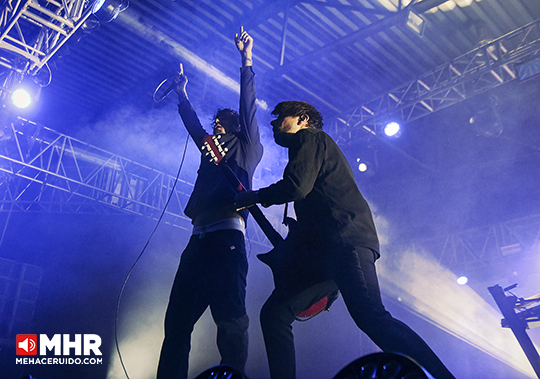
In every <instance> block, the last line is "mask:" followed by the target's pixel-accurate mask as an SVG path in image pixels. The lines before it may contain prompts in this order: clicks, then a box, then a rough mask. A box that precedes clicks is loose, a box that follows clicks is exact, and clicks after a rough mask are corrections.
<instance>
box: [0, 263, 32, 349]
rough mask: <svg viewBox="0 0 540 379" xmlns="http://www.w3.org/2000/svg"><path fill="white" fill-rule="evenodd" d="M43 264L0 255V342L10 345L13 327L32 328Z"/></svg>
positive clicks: (14, 328)
mask: <svg viewBox="0 0 540 379" xmlns="http://www.w3.org/2000/svg"><path fill="white" fill-rule="evenodd" d="M42 276H43V268H41V267H39V266H34V265H30V264H26V263H18V262H14V261H11V260H7V259H4V258H0V288H1V290H0V345H5V346H13V340H14V339H15V334H16V331H20V330H31V326H32V319H33V317H34V310H35V308H36V300H37V298H38V294H39V287H40V285H41V278H42Z"/></svg>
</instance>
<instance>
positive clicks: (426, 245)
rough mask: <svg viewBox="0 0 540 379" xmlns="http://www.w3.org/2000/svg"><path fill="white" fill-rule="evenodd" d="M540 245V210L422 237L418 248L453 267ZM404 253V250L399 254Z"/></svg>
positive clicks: (415, 248)
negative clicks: (510, 218)
mask: <svg viewBox="0 0 540 379" xmlns="http://www.w3.org/2000/svg"><path fill="white" fill-rule="evenodd" d="M538 249H540V214H536V215H532V216H529V217H525V218H521V219H516V220H511V221H507V222H504V223H499V224H495V225H488V226H486V227H483V228H476V229H470V230H466V231H463V232H459V233H454V234H451V235H446V236H441V237H437V238H432V239H428V240H424V241H420V242H418V243H415V244H413V245H412V250H413V251H414V252H417V253H420V252H427V253H429V254H430V255H432V256H433V257H435V258H436V259H437V261H438V262H439V263H440V264H441V265H443V266H445V267H449V268H451V269H462V268H465V267H475V266H481V264H484V263H489V262H493V261H500V260H501V259H503V258H505V257H511V256H514V257H515V256H518V257H523V256H524V255H529V256H533V255H534V254H535V251H536V254H537V252H538ZM397 255H400V254H396V256H397Z"/></svg>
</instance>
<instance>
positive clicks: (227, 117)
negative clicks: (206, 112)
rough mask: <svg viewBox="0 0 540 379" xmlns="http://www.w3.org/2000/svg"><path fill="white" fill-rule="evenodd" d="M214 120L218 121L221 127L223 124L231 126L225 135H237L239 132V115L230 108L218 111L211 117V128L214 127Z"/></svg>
mask: <svg viewBox="0 0 540 379" xmlns="http://www.w3.org/2000/svg"><path fill="white" fill-rule="evenodd" d="M216 119H219V120H220V121H221V122H222V125H223V123H229V124H230V125H233V126H232V130H227V133H237V132H239V131H240V115H239V114H238V112H236V111H235V110H233V109H230V108H224V109H218V110H217V112H216V114H215V115H214V116H213V117H212V127H214V126H215V122H216Z"/></svg>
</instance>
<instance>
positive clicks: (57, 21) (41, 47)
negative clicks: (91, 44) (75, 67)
mask: <svg viewBox="0 0 540 379" xmlns="http://www.w3.org/2000/svg"><path fill="white" fill-rule="evenodd" d="M4 3H5V4H4V5H3V8H2V10H1V13H0V31H1V34H0V48H1V49H4V50H5V51H7V52H10V53H11V54H9V55H2V57H1V58H0V65H2V66H4V67H7V68H8V69H10V70H13V71H16V72H19V73H30V74H32V75H33V74H35V73H36V72H38V71H39V70H41V68H43V66H44V65H45V64H47V62H48V61H49V59H51V57H52V56H53V55H54V54H55V53H56V52H57V51H58V49H60V47H62V45H63V44H64V43H65V42H66V41H67V40H68V39H69V38H70V37H71V36H73V34H74V33H75V32H76V31H77V30H78V29H79V28H80V27H81V26H82V25H83V24H84V23H85V21H86V20H87V19H88V17H89V16H90V15H91V14H92V4H93V3H94V1H91V0H61V1H53V0H45V1H40V2H38V1H37V0H7V1H5V2H4Z"/></svg>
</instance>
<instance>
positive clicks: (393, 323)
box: [260, 248, 454, 379]
mask: <svg viewBox="0 0 540 379" xmlns="http://www.w3.org/2000/svg"><path fill="white" fill-rule="evenodd" d="M325 256H326V257H327V258H325V263H326V265H325V266H326V270H325V271H327V275H328V277H329V278H330V279H331V281H327V282H322V283H319V284H317V285H313V286H311V287H309V288H307V289H304V290H301V291H295V290H294V288H290V289H289V290H288V291H283V290H282V289H277V290H274V292H273V293H272V295H270V297H269V298H268V300H267V301H266V303H265V304H264V306H263V308H262V310H261V314H260V321H261V327H262V331H263V336H264V341H265V346H266V353H267V357H268V364H269V367H270V376H271V378H272V379H294V378H296V363H295V352H294V337H293V333H292V323H293V321H294V320H295V315H297V314H298V313H300V312H301V311H303V310H304V309H306V308H308V307H309V306H310V305H312V304H314V303H315V302H316V301H317V300H319V299H320V298H321V297H322V296H324V295H326V294H328V293H330V292H331V291H333V290H334V289H335V288H336V286H337V287H338V288H339V290H340V292H341V295H342V296H343V300H344V301H345V305H346V306H347V310H348V311H349V313H350V315H351V316H352V318H353V320H354V321H355V323H356V325H357V326H358V327H359V328H360V329H361V330H362V331H363V332H365V333H366V334H367V335H368V336H369V337H370V338H371V340H372V341H373V342H375V344H377V346H379V347H380V348H381V349H382V350H383V351H385V352H396V353H401V354H404V355H407V356H409V357H410V358H412V359H414V360H416V361H417V362H418V363H419V364H420V365H422V366H423V367H424V368H425V369H426V370H427V371H428V372H430V373H431V375H433V376H434V377H435V378H436V379H453V378H454V376H453V375H452V374H451V373H450V372H449V371H448V370H447V369H446V367H445V366H444V365H443V363H442V362H441V361H440V360H439V358H438V357H437V356H436V355H435V353H434V352H433V351H432V350H431V349H430V348H429V346H428V345H427V344H426V343H425V342H424V341H423V340H422V338H421V337H420V336H418V335H417V334H416V333H415V332H414V331H413V330H412V329H410V328H409V327H408V326H407V325H405V324H404V323H402V322H401V321H399V320H397V319H395V318H393V317H392V316H391V315H390V313H389V312H388V311H386V309H385V308H384V305H383V303H382V300H381V295H380V289H379V283H378V280H377V273H376V270H375V259H376V258H375V253H374V252H373V251H372V250H370V249H366V248H341V249H337V248H334V249H331V251H327V252H326V254H325Z"/></svg>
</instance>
